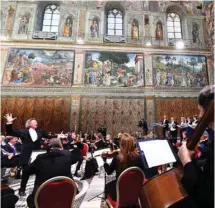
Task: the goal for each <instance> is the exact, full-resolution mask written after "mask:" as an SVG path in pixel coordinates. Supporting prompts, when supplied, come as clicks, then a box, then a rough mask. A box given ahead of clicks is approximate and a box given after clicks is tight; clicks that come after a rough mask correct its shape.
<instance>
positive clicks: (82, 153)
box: [81, 143, 89, 176]
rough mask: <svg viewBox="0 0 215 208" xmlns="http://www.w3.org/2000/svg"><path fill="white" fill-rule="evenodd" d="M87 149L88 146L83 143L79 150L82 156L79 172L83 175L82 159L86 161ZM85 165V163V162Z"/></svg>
mask: <svg viewBox="0 0 215 208" xmlns="http://www.w3.org/2000/svg"><path fill="white" fill-rule="evenodd" d="M88 151H89V146H88V144H86V143H83V148H82V150H81V155H82V157H83V162H82V164H81V174H82V176H84V168H85V167H84V161H86V160H87V154H88ZM85 165H86V164H85Z"/></svg>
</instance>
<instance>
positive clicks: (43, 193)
mask: <svg viewBox="0 0 215 208" xmlns="http://www.w3.org/2000/svg"><path fill="white" fill-rule="evenodd" d="M76 191H77V188H76V185H75V182H74V181H73V180H72V179H71V178H68V177H64V176H58V177H54V178H51V179H49V180H47V181H45V182H44V183H43V184H42V185H41V186H40V187H39V188H38V190H37V192H36V194H35V198H34V203H35V206H36V208H61V207H62V208H72V207H73V203H74V199H75V195H76Z"/></svg>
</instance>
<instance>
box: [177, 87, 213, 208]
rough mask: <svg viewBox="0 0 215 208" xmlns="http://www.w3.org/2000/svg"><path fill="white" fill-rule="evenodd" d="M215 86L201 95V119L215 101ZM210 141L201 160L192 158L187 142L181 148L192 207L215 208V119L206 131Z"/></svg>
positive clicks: (208, 88)
mask: <svg viewBox="0 0 215 208" xmlns="http://www.w3.org/2000/svg"><path fill="white" fill-rule="evenodd" d="M214 88H215V86H214V85H212V86H206V87H205V88H204V89H203V90H202V91H201V92H200V94H199V97H198V109H199V117H200V118H201V117H202V116H203V115H204V113H205V111H206V109H207V108H208V107H209V104H210V103H211V102H212V101H213V100H214ZM206 131H207V133H208V135H209V139H208V142H207V144H206V145H205V146H204V148H203V150H202V154H201V156H200V157H199V158H192V156H191V155H192V153H191V152H190V151H189V150H188V149H187V146H186V142H183V144H182V146H181V147H180V148H179V152H178V156H179V158H180V160H181V162H182V165H183V167H184V175H183V177H182V184H183V186H184V188H185V190H186V191H187V193H188V195H189V198H190V199H191V200H192V203H194V205H192V207H195V208H201V207H205V208H206V207H207V208H212V207H214V119H213V120H212V121H210V122H209V124H208V128H207V129H206Z"/></svg>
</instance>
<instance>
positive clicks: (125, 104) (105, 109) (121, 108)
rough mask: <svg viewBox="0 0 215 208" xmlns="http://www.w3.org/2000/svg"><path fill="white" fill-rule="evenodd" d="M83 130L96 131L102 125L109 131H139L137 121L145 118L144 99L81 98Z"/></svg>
mask: <svg viewBox="0 0 215 208" xmlns="http://www.w3.org/2000/svg"><path fill="white" fill-rule="evenodd" d="M81 115H82V116H81V119H82V121H81V124H82V125H81V131H83V132H86V131H88V132H89V133H93V132H96V131H97V129H98V128H99V127H100V126H101V125H105V126H106V127H107V131H108V133H110V134H111V135H113V136H114V137H116V136H117V134H118V133H119V132H121V131H122V132H128V133H134V132H136V131H138V127H137V123H138V121H139V120H140V119H141V118H144V99H123V98H122V99H118V98H117V99H114V98H100V97H96V98H95V97H83V98H82V99H81Z"/></svg>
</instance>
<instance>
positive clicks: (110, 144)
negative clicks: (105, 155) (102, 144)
mask: <svg viewBox="0 0 215 208" xmlns="http://www.w3.org/2000/svg"><path fill="white" fill-rule="evenodd" d="M106 143H107V145H108V147H109V148H110V150H111V151H114V150H117V149H118V147H117V145H116V144H115V143H114V141H113V139H112V137H111V135H110V134H107V136H106Z"/></svg>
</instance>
